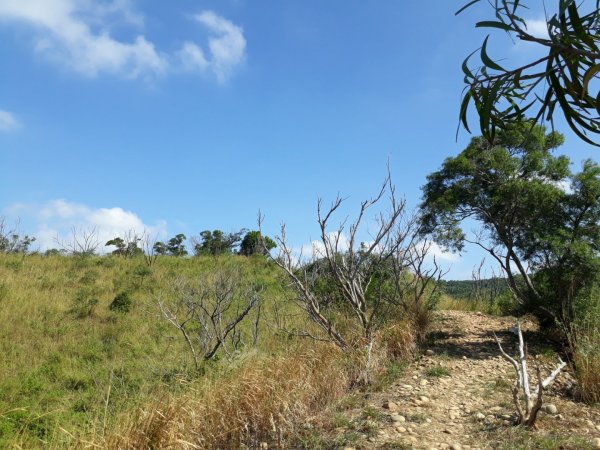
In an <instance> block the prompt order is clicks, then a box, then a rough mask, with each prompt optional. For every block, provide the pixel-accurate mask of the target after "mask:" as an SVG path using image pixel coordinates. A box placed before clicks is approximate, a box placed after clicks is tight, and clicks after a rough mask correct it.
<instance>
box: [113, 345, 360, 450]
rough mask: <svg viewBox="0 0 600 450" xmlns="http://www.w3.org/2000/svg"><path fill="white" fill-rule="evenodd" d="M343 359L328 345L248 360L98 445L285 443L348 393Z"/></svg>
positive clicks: (154, 407) (144, 413)
mask: <svg viewBox="0 0 600 450" xmlns="http://www.w3.org/2000/svg"><path fill="white" fill-rule="evenodd" d="M344 361H345V359H344V358H343V356H342V355H341V353H340V352H339V350H337V349H336V348H335V347H333V346H332V345H326V344H320V345H317V346H314V348H312V349H308V348H305V349H302V350H299V351H298V353H296V354H294V355H290V356H279V357H272V358H261V359H255V360H252V361H248V362H247V363H245V364H243V365H242V366H241V367H240V368H239V369H238V370H236V371H235V372H233V373H231V374H229V375H227V376H225V377H222V378H219V379H213V380H211V381H204V382H203V383H202V384H200V385H196V386H190V388H189V389H188V390H187V392H186V393H185V394H184V395H182V396H181V397H178V398H171V399H161V400H160V401H158V402H155V403H153V404H150V405H148V406H147V407H145V408H143V409H142V410H141V411H140V413H139V415H138V416H137V417H136V418H135V419H133V420H130V421H129V423H127V424H126V426H125V427H124V428H123V429H122V430H120V431H119V432H118V433H116V434H114V435H112V436H109V437H107V438H106V440H105V441H104V442H103V443H102V444H101V445H102V446H103V447H107V448H122V449H139V448H182V449H212V448H240V446H241V445H247V446H249V447H251V448H253V447H256V446H259V445H260V443H261V442H268V443H270V444H271V445H276V446H278V447H283V446H285V445H286V444H289V443H290V441H293V440H294V436H295V435H297V433H298V432H299V428H298V427H299V426H300V425H301V424H304V423H306V422H307V421H310V419H311V418H312V417H313V416H314V415H315V414H317V413H318V412H319V411H322V410H323V409H324V408H326V407H327V406H328V405H329V404H331V403H332V402H333V401H334V400H337V399H339V398H340V397H341V396H343V395H344V394H345V393H346V392H347V389H348V387H349V385H350V378H349V374H348V367H347V365H346V364H345V363H344Z"/></svg>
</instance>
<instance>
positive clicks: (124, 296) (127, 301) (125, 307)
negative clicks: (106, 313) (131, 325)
mask: <svg viewBox="0 0 600 450" xmlns="http://www.w3.org/2000/svg"><path fill="white" fill-rule="evenodd" d="M132 303H133V302H132V300H131V295H130V294H129V292H127V291H123V292H120V293H118V294H117V296H116V297H115V298H114V300H113V301H112V302H111V303H110V306H109V307H108V308H109V309H110V310H111V311H117V312H121V313H128V312H129V310H130V309H131V305H132Z"/></svg>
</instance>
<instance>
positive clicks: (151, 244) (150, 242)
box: [140, 230, 158, 267]
mask: <svg viewBox="0 0 600 450" xmlns="http://www.w3.org/2000/svg"><path fill="white" fill-rule="evenodd" d="M156 242H157V238H156V236H155V237H150V233H149V232H148V231H146V230H144V233H143V234H142V236H141V238H140V244H141V248H142V251H143V255H144V262H145V263H146V265H147V266H148V267H152V266H153V265H154V263H155V262H156V259H157V258H158V253H156V248H155V245H156Z"/></svg>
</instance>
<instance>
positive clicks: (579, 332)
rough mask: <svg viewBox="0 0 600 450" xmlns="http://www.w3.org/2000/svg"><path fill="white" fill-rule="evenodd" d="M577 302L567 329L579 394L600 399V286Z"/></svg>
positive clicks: (582, 396)
mask: <svg viewBox="0 0 600 450" xmlns="http://www.w3.org/2000/svg"><path fill="white" fill-rule="evenodd" d="M587 294H588V295H585V296H582V297H581V298H580V299H579V300H578V302H577V306H578V307H577V309H576V312H575V320H574V322H573V324H572V325H571V327H570V328H569V329H568V331H567V334H568V336H569V338H570V339H569V340H570V347H571V351H572V358H573V367H574V372H575V378H576V380H577V385H578V386H577V387H578V389H577V394H578V396H579V397H580V398H581V399H582V400H584V401H586V402H589V403H598V402H600V288H597V287H593V288H592V289H590V290H589V291H588V293H587Z"/></svg>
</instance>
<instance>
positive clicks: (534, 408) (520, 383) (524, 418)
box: [494, 322, 567, 427]
mask: <svg viewBox="0 0 600 450" xmlns="http://www.w3.org/2000/svg"><path fill="white" fill-rule="evenodd" d="M516 333H517V336H518V338H519V356H518V361H517V360H516V359H514V358H513V357H511V356H510V355H508V353H506V352H505V351H504V349H503V348H502V344H501V343H500V339H498V336H496V335H495V334H494V337H495V338H496V342H497V343H498V348H499V349H500V353H502V356H503V357H504V359H506V360H507V361H508V362H509V363H510V364H511V365H512V366H513V367H514V369H515V372H516V378H517V379H516V381H515V384H514V386H513V391H512V394H513V402H514V404H515V408H516V410H517V425H524V426H527V427H535V422H536V420H537V415H538V413H539V411H540V409H541V408H542V405H543V400H542V394H543V391H544V389H545V388H547V387H548V386H549V385H550V384H551V383H552V382H553V381H554V380H555V379H556V377H557V376H558V374H559V373H560V371H561V370H562V369H563V368H564V367H565V366H566V365H567V363H566V362H564V361H562V360H560V358H559V361H560V364H559V365H558V367H557V368H556V369H555V370H554V371H553V372H552V373H551V374H550V375H549V376H548V377H547V378H546V379H542V375H541V370H540V366H539V364H537V361H536V367H535V370H536V375H537V379H538V386H537V388H536V389H535V391H533V392H532V391H531V388H530V386H529V374H528V372H527V357H528V355H527V346H526V345H525V342H524V340H523V332H522V330H521V323H520V322H517V325H516ZM521 398H522V399H521ZM521 403H523V405H521Z"/></svg>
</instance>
